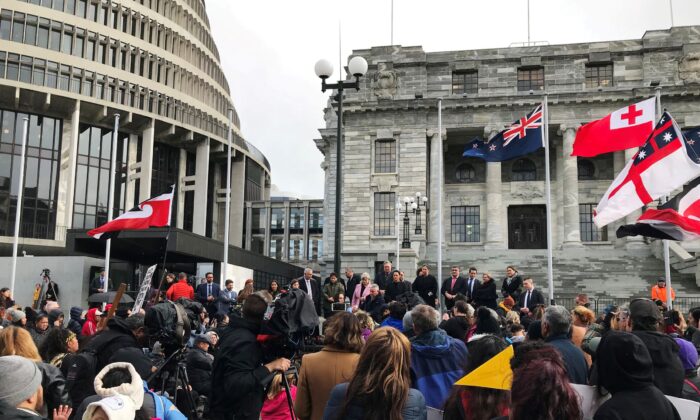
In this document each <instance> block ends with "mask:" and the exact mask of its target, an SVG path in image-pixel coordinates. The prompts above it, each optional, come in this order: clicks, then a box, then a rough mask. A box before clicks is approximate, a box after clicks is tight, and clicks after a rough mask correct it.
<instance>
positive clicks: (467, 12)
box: [207, 0, 700, 198]
mask: <svg viewBox="0 0 700 420" xmlns="http://www.w3.org/2000/svg"><path fill="white" fill-rule="evenodd" d="M526 5H527V1H526V0H490V1H485V2H482V1H476V0H471V1H465V0H461V1H459V0H451V1H448V0H432V1H430V2H427V1H425V0H395V1H394V44H396V45H404V46H408V45H422V46H423V48H424V50H425V51H427V52H430V51H449V50H467V49H478V48H492V47H507V46H509V45H510V44H511V43H514V42H523V41H527V6H526ZM341 6H342V14H343V16H342V18H341V17H340V10H341ZM390 12H391V1H390V0H356V1H351V2H342V3H341V2H337V1H328V0H326V1H321V0H300V1H289V0H272V1H262V0H261V1H250V0H208V1H207V14H208V15H209V21H210V23H211V27H212V33H213V36H214V39H215V41H216V44H217V46H218V48H219V53H220V55H221V61H222V65H223V67H224V71H225V73H226V77H227V79H228V82H229V85H230V87H231V95H232V97H233V101H234V104H235V106H236V110H237V111H238V114H239V116H240V119H241V128H242V130H243V135H244V136H245V138H246V139H247V140H248V141H250V142H252V143H253V144H255V146H257V147H258V148H259V149H260V150H261V151H262V152H263V153H264V154H265V156H267V158H268V160H269V161H270V164H271V166H272V183H273V184H276V185H277V186H278V187H279V188H280V189H281V190H283V191H287V192H289V193H292V194H294V195H297V196H304V197H311V198H322V197H323V171H322V170H321V168H320V164H321V160H322V155H321V153H320V152H319V151H318V150H317V149H316V146H315V144H314V142H313V139H315V138H318V137H319V133H318V129H319V128H321V127H323V124H324V123H323V108H324V106H325V105H326V101H327V97H328V95H327V94H323V93H321V83H320V80H319V79H318V78H316V76H315V74H314V70H313V67H314V64H315V62H316V61H317V60H318V59H319V58H327V59H329V60H331V62H332V63H333V65H334V67H335V73H334V75H333V76H332V80H337V78H338V75H339V73H338V57H339V56H338V22H339V20H340V21H341V27H342V46H343V48H342V60H343V65H345V63H346V61H347V57H348V55H349V54H350V53H351V52H352V50H353V49H364V48H369V47H372V46H378V45H389V44H390V36H391V31H390V16H391V13H390ZM673 17H674V25H675V26H684V25H700V1H699V0H673ZM530 19H531V21H530V22H531V26H530V28H531V29H530V32H531V37H530V38H531V40H532V41H547V42H549V43H550V44H563V43H573V42H590V41H608V40H619V39H636V38H640V37H641V36H642V35H643V34H644V32H645V31H647V30H652V29H667V28H669V27H670V26H671V17H670V10H669V0H531V2H530Z"/></svg>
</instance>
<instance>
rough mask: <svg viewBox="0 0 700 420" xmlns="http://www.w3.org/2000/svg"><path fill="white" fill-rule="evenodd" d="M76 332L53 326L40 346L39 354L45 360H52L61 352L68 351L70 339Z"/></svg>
mask: <svg viewBox="0 0 700 420" xmlns="http://www.w3.org/2000/svg"><path fill="white" fill-rule="evenodd" d="M71 335H73V336H75V334H74V333H73V332H72V331H70V330H66V329H63V328H52V329H51V331H49V333H48V334H47V335H46V339H45V340H44V341H43V342H42V343H41V346H39V354H40V355H41V358H42V359H44V361H45V362H51V359H53V358H54V357H56V356H58V355H59V354H61V353H68V339H69V338H70V336H71Z"/></svg>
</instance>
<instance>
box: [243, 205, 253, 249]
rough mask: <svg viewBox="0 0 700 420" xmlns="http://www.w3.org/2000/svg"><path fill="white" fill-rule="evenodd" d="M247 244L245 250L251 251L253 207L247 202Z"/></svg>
mask: <svg viewBox="0 0 700 420" xmlns="http://www.w3.org/2000/svg"><path fill="white" fill-rule="evenodd" d="M245 214H246V217H245V244H243V246H244V249H247V250H248V251H250V247H251V243H252V240H253V206H252V204H251V202H250V201H246V202H245Z"/></svg>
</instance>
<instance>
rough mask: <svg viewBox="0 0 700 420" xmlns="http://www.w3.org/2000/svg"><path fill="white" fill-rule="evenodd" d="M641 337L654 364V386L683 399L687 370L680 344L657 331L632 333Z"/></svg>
mask: <svg viewBox="0 0 700 420" xmlns="http://www.w3.org/2000/svg"><path fill="white" fill-rule="evenodd" d="M632 334H634V335H636V336H637V337H639V338H640V339H641V340H642V342H643V343H644V345H645V346H646V348H647V350H649V354H650V355H651V360H652V362H653V364H654V385H656V386H657V387H658V388H659V389H660V390H661V392H663V393H664V394H666V395H670V396H672V397H678V398H680V397H681V394H682V393H683V379H684V378H685V370H684V369H683V365H682V364H681V359H680V358H679V357H678V350H679V347H678V343H676V341H675V340H674V339H673V338H671V336H669V335H667V334H663V333H660V332H656V331H632Z"/></svg>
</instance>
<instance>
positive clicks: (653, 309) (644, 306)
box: [630, 299, 661, 320]
mask: <svg viewBox="0 0 700 420" xmlns="http://www.w3.org/2000/svg"><path fill="white" fill-rule="evenodd" d="M630 317H632V318H654V319H657V320H660V319H661V312H659V307H658V305H656V304H655V303H654V302H652V301H651V300H649V299H635V300H633V301H632V303H630Z"/></svg>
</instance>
